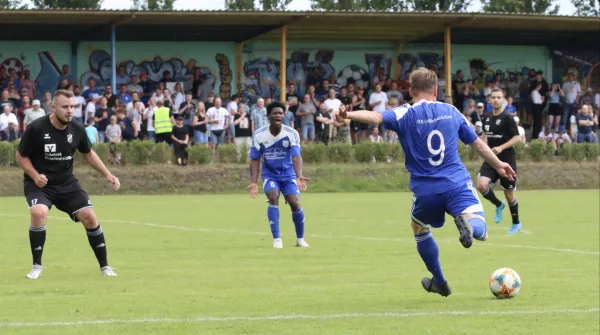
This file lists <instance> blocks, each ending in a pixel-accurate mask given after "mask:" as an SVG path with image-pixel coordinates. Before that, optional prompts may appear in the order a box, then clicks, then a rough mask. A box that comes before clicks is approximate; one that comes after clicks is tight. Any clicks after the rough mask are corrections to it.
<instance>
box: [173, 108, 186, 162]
mask: <svg viewBox="0 0 600 335" xmlns="http://www.w3.org/2000/svg"><path fill="white" fill-rule="evenodd" d="M175 120H176V121H175V122H176V123H175V125H174V126H173V128H172V130H171V141H172V143H173V151H174V152H175V157H176V158H177V165H179V166H186V165H187V160H188V152H187V147H188V143H189V141H190V131H189V129H188V128H189V127H188V125H186V124H184V123H183V121H184V120H183V116H181V115H177V116H176V117H175Z"/></svg>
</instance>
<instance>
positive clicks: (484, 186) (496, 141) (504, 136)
mask: <svg viewBox="0 0 600 335" xmlns="http://www.w3.org/2000/svg"><path fill="white" fill-rule="evenodd" d="M492 107H493V112H492V114H488V115H485V116H484V120H483V132H484V138H487V144H488V146H489V147H490V148H492V151H493V152H494V153H495V154H496V155H497V156H498V158H499V159H500V160H501V161H503V162H507V163H508V164H510V166H511V167H512V168H513V170H515V171H517V158H516V155H515V149H514V148H513V146H514V145H515V144H517V143H518V142H519V141H520V140H521V138H520V136H519V130H518V128H517V124H516V123H515V120H514V118H513V116H511V115H510V114H509V113H507V112H505V111H504V92H502V90H501V89H497V88H495V89H493V90H492ZM498 179H500V186H501V187H502V188H503V189H504V196H505V197H506V201H508V207H509V209H510V214H511V216H512V227H511V228H510V229H509V230H508V233H509V234H515V233H518V232H519V230H521V228H522V225H521V221H520V220H519V203H518V202H517V199H516V198H515V195H514V193H513V192H514V191H516V189H517V179H516V178H515V180H514V181H510V180H508V179H505V178H502V177H500V176H499V175H498V173H497V172H496V170H495V169H494V168H493V167H491V166H490V165H489V164H488V163H487V162H483V165H482V166H481V169H479V175H478V176H477V189H478V190H479V192H481V194H482V195H483V197H484V198H486V199H488V200H489V201H490V202H491V203H493V204H494V205H495V206H496V217H495V219H494V221H495V222H496V223H499V222H500V221H502V210H503V209H504V207H506V204H505V203H504V201H502V200H500V199H498V198H497V197H496V195H495V194H494V191H492V189H491V188H490V186H493V185H494V183H496V181H498Z"/></svg>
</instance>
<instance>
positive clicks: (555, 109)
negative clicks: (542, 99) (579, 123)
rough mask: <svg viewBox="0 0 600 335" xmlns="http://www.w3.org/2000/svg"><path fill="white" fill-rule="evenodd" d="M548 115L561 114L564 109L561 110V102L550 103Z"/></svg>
mask: <svg viewBox="0 0 600 335" xmlns="http://www.w3.org/2000/svg"><path fill="white" fill-rule="evenodd" d="M548 115H553V116H561V115H562V111H561V110H560V104H550V105H548Z"/></svg>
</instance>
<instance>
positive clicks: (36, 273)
mask: <svg viewBox="0 0 600 335" xmlns="http://www.w3.org/2000/svg"><path fill="white" fill-rule="evenodd" d="M42 271H44V267H43V266H41V265H37V264H34V265H33V266H32V267H31V271H29V273H28V274H27V275H26V276H25V277H27V278H29V279H38V278H39V277H40V275H41V274H42Z"/></svg>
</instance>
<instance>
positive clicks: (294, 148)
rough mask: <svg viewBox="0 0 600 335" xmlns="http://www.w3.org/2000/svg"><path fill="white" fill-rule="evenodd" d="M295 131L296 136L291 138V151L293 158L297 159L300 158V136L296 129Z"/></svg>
mask: <svg viewBox="0 0 600 335" xmlns="http://www.w3.org/2000/svg"><path fill="white" fill-rule="evenodd" d="M293 131H294V136H292V137H293V138H290V142H291V143H290V147H291V148H290V149H291V153H292V157H297V156H300V135H298V132H297V131H296V130H295V129H294V130H293Z"/></svg>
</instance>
